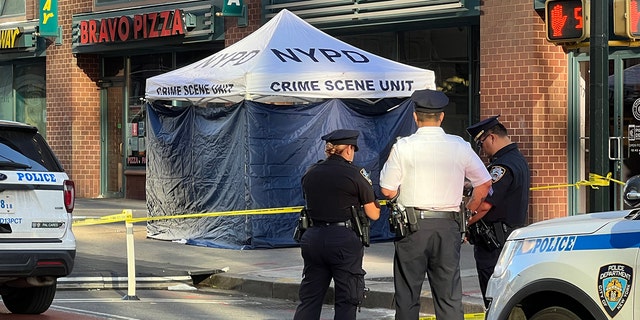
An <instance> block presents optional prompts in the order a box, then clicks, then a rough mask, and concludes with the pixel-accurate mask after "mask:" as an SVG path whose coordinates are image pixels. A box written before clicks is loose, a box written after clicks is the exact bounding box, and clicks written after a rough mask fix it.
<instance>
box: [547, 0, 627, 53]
mask: <svg viewBox="0 0 640 320" xmlns="http://www.w3.org/2000/svg"><path fill="white" fill-rule="evenodd" d="M633 1H637V0H633ZM544 14H545V28H546V34H547V40H549V41H550V42H553V43H573V42H581V41H583V40H585V39H586V38H588V37H589V24H590V23H589V1H588V0H547V1H546V2H545V5H544Z"/></svg>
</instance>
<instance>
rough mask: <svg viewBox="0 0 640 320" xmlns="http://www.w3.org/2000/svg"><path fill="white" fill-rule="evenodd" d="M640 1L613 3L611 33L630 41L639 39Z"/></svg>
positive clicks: (623, 0) (628, 0) (625, 0)
mask: <svg viewBox="0 0 640 320" xmlns="http://www.w3.org/2000/svg"><path fill="white" fill-rule="evenodd" d="M639 2H640V1H639V0H614V1H613V32H614V33H615V34H616V35H618V36H621V37H626V38H630V39H638V38H640V28H639V25H638V22H640V3H639Z"/></svg>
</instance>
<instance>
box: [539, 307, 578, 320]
mask: <svg viewBox="0 0 640 320" xmlns="http://www.w3.org/2000/svg"><path fill="white" fill-rule="evenodd" d="M530 320H580V317H578V316H577V315H576V314H575V313H573V312H572V311H571V310H569V309H565V308H563V307H548V308H545V309H542V310H540V311H538V312H536V314H534V315H533V317H531V319H530Z"/></svg>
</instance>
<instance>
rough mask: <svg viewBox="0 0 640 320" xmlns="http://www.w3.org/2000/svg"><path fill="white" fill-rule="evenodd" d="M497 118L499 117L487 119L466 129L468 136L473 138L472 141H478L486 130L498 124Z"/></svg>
mask: <svg viewBox="0 0 640 320" xmlns="http://www.w3.org/2000/svg"><path fill="white" fill-rule="evenodd" d="M498 117H500V115H497V116H493V117H489V118H487V119H484V120H482V121H480V122H478V123H476V124H474V125H472V126H470V127H468V128H467V132H469V134H470V135H471V137H472V138H473V141H478V139H480V137H482V134H484V133H485V132H486V131H487V130H489V129H491V128H493V127H495V126H497V125H498V124H500V121H498Z"/></svg>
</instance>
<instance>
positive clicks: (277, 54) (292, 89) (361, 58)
mask: <svg viewBox="0 0 640 320" xmlns="http://www.w3.org/2000/svg"><path fill="white" fill-rule="evenodd" d="M424 88H429V89H435V75H434V72H433V71H431V70H426V69H421V68H416V67H412V66H408V65H405V64H402V63H399V62H395V61H392V60H389V59H385V58H382V57H379V56H376V55H374V54H371V53H369V52H366V51H363V50H360V49H358V48H356V47H354V46H351V45H349V44H347V43H345V42H342V41H340V40H338V39H335V38H333V37H331V36H329V35H328V34H326V33H324V32H322V31H320V30H318V29H316V28H314V27H313V26H311V25H310V24H308V23H307V22H305V21H304V20H302V19H300V18H299V17H298V16H296V15H295V14H293V13H291V12H290V11H288V10H286V9H285V10H282V11H281V12H280V13H278V14H277V15H276V16H275V17H273V19H271V20H270V21H269V22H267V23H266V24H265V25H263V26H262V27H261V28H260V29H258V30H256V31H255V32H253V33H252V34H250V35H249V36H247V37H245V38H244V39H242V40H240V41H238V42H237V43H235V44H233V45H231V46H229V47H227V48H225V49H224V50H221V51H219V52H217V53H215V54H213V55H211V56H209V57H207V58H205V59H202V60H200V61H198V62H195V63H192V64H190V65H188V66H185V67H182V68H180V69H176V70H173V71H170V72H167V73H164V74H161V75H158V76H155V77H151V78H149V79H147V84H146V98H147V99H148V100H151V101H153V100H181V101H189V102H191V103H193V104H196V105H204V104H206V103H208V102H239V101H242V100H245V99H246V100H255V101H261V102H300V101H311V100H315V99H331V98H353V99H362V100H377V99H381V98H390V97H408V96H410V95H411V93H413V91H415V90H416V89H424Z"/></svg>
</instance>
